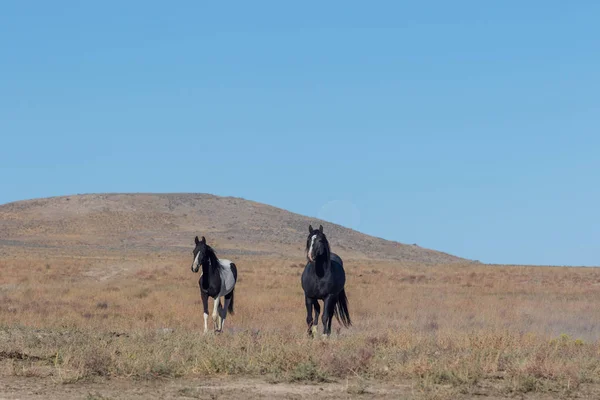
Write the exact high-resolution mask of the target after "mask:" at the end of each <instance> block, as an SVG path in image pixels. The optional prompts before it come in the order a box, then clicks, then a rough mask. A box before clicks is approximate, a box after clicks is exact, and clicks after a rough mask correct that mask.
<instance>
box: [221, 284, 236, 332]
mask: <svg viewBox="0 0 600 400" xmlns="http://www.w3.org/2000/svg"><path fill="white" fill-rule="evenodd" d="M232 296H233V292H231V293H229V294H226V295H225V301H224V302H223V307H221V308H220V309H219V317H220V320H221V327H220V328H219V329H220V330H221V331H223V326H224V325H225V318H226V317H227V309H228V308H229V303H231V297H232Z"/></svg>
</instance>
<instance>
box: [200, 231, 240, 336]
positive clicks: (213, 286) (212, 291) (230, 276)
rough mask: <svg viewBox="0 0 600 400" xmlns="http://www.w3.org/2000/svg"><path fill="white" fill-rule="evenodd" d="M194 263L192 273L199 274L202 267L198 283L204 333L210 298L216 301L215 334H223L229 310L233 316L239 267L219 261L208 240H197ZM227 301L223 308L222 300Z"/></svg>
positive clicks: (225, 261) (214, 312)
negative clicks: (234, 293)
mask: <svg viewBox="0 0 600 400" xmlns="http://www.w3.org/2000/svg"><path fill="white" fill-rule="evenodd" d="M195 242H196V247H195V248H194V251H193V254H194V262H193V263H192V272H198V269H199V268H200V266H202V275H201V276H200V280H199V281H198V285H199V286H200V296H201V297H202V305H203V306H204V333H206V332H207V331H208V322H207V321H208V298H209V297H212V298H213V299H215V301H214V306H213V314H212V319H213V323H214V328H215V332H221V331H222V330H223V325H224V324H225V317H226V316H227V310H228V309H229V312H230V313H231V314H233V292H234V288H235V283H236V281H237V267H236V266H235V264H234V263H232V262H231V261H229V260H219V259H218V258H217V255H216V254H215V251H214V250H213V249H212V247H210V246H209V245H207V244H206V239H205V238H204V236H202V240H198V236H196V239H195ZM221 297H224V298H225V301H224V304H223V307H221V300H220V298H221Z"/></svg>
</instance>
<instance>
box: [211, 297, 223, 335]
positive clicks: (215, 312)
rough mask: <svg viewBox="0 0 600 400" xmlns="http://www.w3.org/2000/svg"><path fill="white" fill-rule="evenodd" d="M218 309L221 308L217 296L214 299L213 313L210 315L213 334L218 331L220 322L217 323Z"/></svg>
mask: <svg viewBox="0 0 600 400" xmlns="http://www.w3.org/2000/svg"><path fill="white" fill-rule="evenodd" d="M220 308H221V299H220V298H219V296H217V297H215V302H214V304H213V313H212V320H213V325H214V329H215V332H218V331H219V325H220V321H218V319H219V318H220V316H219V309H220Z"/></svg>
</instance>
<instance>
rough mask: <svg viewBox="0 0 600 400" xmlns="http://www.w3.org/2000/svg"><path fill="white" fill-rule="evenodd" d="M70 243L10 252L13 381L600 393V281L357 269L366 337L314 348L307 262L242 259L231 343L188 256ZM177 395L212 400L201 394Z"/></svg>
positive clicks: (505, 270)
mask: <svg viewBox="0 0 600 400" xmlns="http://www.w3.org/2000/svg"><path fill="white" fill-rule="evenodd" d="M80 200H81V199H80ZM80 200H78V201H80ZM57 201H58V200H57ZM73 201H74V200H73V199H72V200H71V201H70V202H69V206H71V205H73V206H78V205H77V204H78V203H77V202H75V203H73ZM186 201H187V200H186ZM185 204H187V203H185ZM79 206H80V205H79ZM179 206H180V205H175V207H179ZM14 207H17V208H18V206H13V207H11V208H10V210H13V208H14ZM186 207H187V208H186V210H187V209H188V208H189V207H188V206H187V205H186ZM184 208H185V207H184ZM13 211H14V210H13ZM109 211H110V210H109ZM11 212H12V211H11ZM110 212H113V211H110ZM188 212H189V213H190V215H191V211H188ZM125 222H127V223H132V224H134V225H135V224H137V223H138V222H136V220H126V221H125ZM86 226H87V225H86ZM101 226H103V225H101ZM19 229H21V230H22V229H25V228H23V227H20V228H19ZM31 229H37V228H36V227H35V226H33V225H32V228H31ZM98 229H100V228H98ZM50 236H51V235H50ZM148 236H152V235H151V234H148ZM236 237H237V236H236ZM57 240H58V239H57ZM61 240H62V239H61ZM11 243H12V242H11ZM20 243H21V242H20ZM58 243H59V245H57V246H56V247H39V248H38V247H35V246H31V247H28V246H24V245H22V243H21V245H15V244H14V243H12V244H11V245H10V246H6V247H0V250H1V251H2V256H1V257H0V272H1V273H0V376H4V377H37V378H45V377H49V378H48V379H52V381H53V382H58V383H74V382H88V381H94V380H97V379H104V378H133V379H136V380H138V382H140V381H147V382H151V381H153V380H155V379H157V378H160V379H163V380H164V379H173V378H180V377H185V378H194V377H202V378H206V377H223V376H228V377H231V376H234V377H260V378H261V379H263V380H264V381H266V382H269V383H270V384H278V385H284V384H290V382H299V383H302V384H305V383H314V384H320V383H324V382H334V383H329V385H335V384H340V385H341V387H340V388H339V391H340V393H343V395H344V396H350V397H354V396H361V395H363V394H365V395H367V396H368V395H371V394H372V393H375V388H376V387H377V386H378V385H381V384H384V383H389V384H391V383H392V382H398V381H401V382H408V383H409V385H410V387H411V389H410V390H411V393H413V394H414V397H415V398H419V399H445V398H448V397H457V396H458V397H460V396H463V395H464V396H469V395H474V394H492V395H497V396H500V395H502V396H517V397H518V396H521V395H527V396H529V395H532V394H537V393H545V394H551V393H552V394H558V395H559V396H562V397H564V396H568V395H574V394H576V393H580V392H581V393H588V392H586V391H587V390H589V387H600V342H599V341H598V332H599V331H600V308H598V307H595V304H597V303H598V300H600V291H599V290H598V287H599V285H600V270H597V269H588V268H549V267H519V266H484V265H478V264H473V263H465V264H460V263H455V264H443V265H425V264H420V263H411V262H402V261H390V260H387V261H386V260H383V261H377V260H365V259H357V258H354V259H352V258H350V257H346V259H345V261H346V262H345V269H346V273H347V278H348V280H347V285H346V287H347V293H348V298H349V306H350V313H351V315H352V319H353V321H354V326H353V327H351V328H350V329H339V327H338V324H337V322H334V323H333V327H332V328H333V334H332V337H331V338H330V339H328V340H324V339H321V338H320V335H318V336H319V337H318V338H315V339H309V338H307V337H306V328H305V325H304V321H305V309H304V299H303V292H302V289H301V287H300V274H301V273H302V267H303V259H302V254H301V252H300V251H298V257H293V256H288V257H284V256H281V255H278V254H274V255H273V254H271V255H265V254H259V255H256V254H254V253H252V252H250V251H248V252H244V251H242V250H239V249H231V248H230V249H229V250H227V251H231V252H232V253H231V254H232V258H233V259H235V261H236V264H237V265H238V269H239V271H240V279H239V282H238V285H237V286H236V303H235V306H236V314H235V315H234V316H228V318H227V323H226V325H225V333H223V334H221V335H213V334H209V335H206V336H205V335H202V333H201V332H202V330H203V319H202V310H201V302H200V297H199V294H198V286H197V280H198V278H199V276H198V275H194V274H192V273H191V272H190V270H189V265H190V262H191V259H190V255H189V251H188V250H187V249H179V248H175V249H173V248H169V247H168V246H167V247H161V248H160V249H161V250H160V252H158V251H155V250H154V249H153V248H151V249H150V250H148V249H140V248H137V247H135V246H134V247H133V248H131V249H127V251H125V250H124V249H123V248H112V247H107V248H104V249H103V250H102V251H101V252H100V253H97V251H98V247H94V246H92V247H90V249H88V250H86V251H83V250H81V249H80V248H77V249H76V250H73V249H72V248H69V247H63V246H62V245H60V243H61V242H60V240H58ZM98 243H101V241H100V240H99V242H98ZM98 243H96V244H95V245H98ZM0 245H1V243H0ZM190 246H191V244H190ZM286 246H288V244H285V245H283V247H282V248H283V249H288V248H289V247H286ZM334 246H335V245H334ZM190 250H191V248H190ZM280 250H281V249H280ZM227 251H222V252H220V256H222V257H224V258H227V256H228V253H227ZM281 252H282V253H285V252H287V250H285V251H283V250H281ZM288 253H289V252H288ZM340 253H342V254H344V253H343V251H340ZM320 328H321V321H319V331H320V330H321V329H320ZM594 385H596V386H594ZM307 386H312V385H307ZM180 391H181V393H179V394H180V395H181V396H185V397H190V398H194V397H197V398H205V397H202V396H204V393H203V392H201V391H198V390H197V388H193V387H188V388H181V389H180ZM86 393H87V392H86ZM102 395H104V393H103V394H102ZM94 396H95V397H94ZM88 397H89V398H102V397H101V395H100V394H97V393H96V392H94V391H90V395H89V396H88ZM592 397H593V396H592ZM104 398H106V397H104Z"/></svg>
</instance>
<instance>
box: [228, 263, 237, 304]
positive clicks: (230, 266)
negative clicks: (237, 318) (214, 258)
mask: <svg viewBox="0 0 600 400" xmlns="http://www.w3.org/2000/svg"><path fill="white" fill-rule="evenodd" d="M229 268H230V269H231V273H232V274H233V289H231V301H230V302H229V307H228V308H227V311H229V313H230V314H231V315H233V314H235V313H234V312H233V295H234V294H235V284H236V283H237V266H236V265H235V264H234V263H231V264H229Z"/></svg>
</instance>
